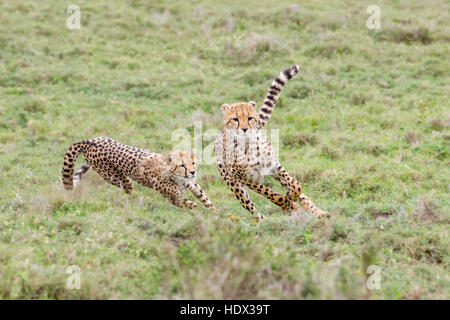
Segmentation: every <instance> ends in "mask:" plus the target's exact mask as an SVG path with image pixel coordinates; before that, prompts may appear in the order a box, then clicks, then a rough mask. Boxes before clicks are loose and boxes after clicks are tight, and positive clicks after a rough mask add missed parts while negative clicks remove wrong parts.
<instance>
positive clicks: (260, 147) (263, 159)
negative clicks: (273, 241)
mask: <svg viewBox="0 0 450 320" xmlns="http://www.w3.org/2000/svg"><path fill="white" fill-rule="evenodd" d="M298 71H299V67H298V66H297V65H295V66H292V67H291V68H289V69H286V70H284V71H282V72H281V73H280V74H279V76H278V77H276V78H275V80H273V82H272V84H271V86H270V88H269V90H268V92H267V95H266V97H265V99H264V101H263V104H262V107H261V109H260V110H259V112H258V111H257V110H256V108H257V105H256V102H254V101H250V102H248V103H246V102H239V103H234V104H231V105H229V104H223V105H222V107H221V110H222V113H223V130H222V131H220V132H219V133H218V134H217V136H216V139H215V143H214V151H215V154H216V162H217V165H218V169H219V172H220V175H221V177H222V179H223V180H224V181H225V183H226V184H227V185H228V187H229V188H230V189H231V191H232V192H233V193H234V194H235V196H236V198H237V199H238V200H239V201H240V203H241V205H242V206H243V207H244V208H245V209H247V210H248V211H250V212H251V213H252V214H253V215H254V216H255V218H256V219H257V220H258V221H261V220H262V219H263V218H264V216H263V215H261V214H259V213H258V212H257V210H256V208H255V205H254V204H253V202H252V200H251V199H250V196H249V194H248V193H247V188H250V189H251V190H253V191H255V192H257V193H259V194H261V195H263V196H265V197H266V198H268V199H269V200H270V201H271V202H273V203H274V204H276V205H278V206H280V207H281V208H282V209H283V211H284V212H290V211H292V210H298V209H299V208H300V206H299V205H298V204H297V203H296V201H297V200H299V202H300V204H301V206H302V207H303V208H304V209H305V210H306V211H307V212H308V213H311V214H313V215H315V216H316V217H319V218H320V217H322V216H324V215H328V213H327V212H326V211H323V210H321V209H319V208H318V207H316V206H315V205H314V203H313V202H312V201H311V200H310V199H309V198H308V197H307V196H306V195H305V194H304V193H303V192H302V188H301V185H300V183H299V182H298V181H296V180H295V179H294V178H293V177H292V176H290V175H289V173H288V172H287V171H286V170H285V169H284V168H283V166H282V165H281V164H280V162H279V161H278V158H277V157H276V156H275V154H274V151H273V149H272V146H271V144H270V142H269V140H268V138H267V136H266V135H265V134H264V133H263V132H262V128H263V127H264V125H265V124H266V123H267V121H268V120H269V119H270V118H271V116H272V112H273V109H274V107H275V104H276V102H277V100H278V98H279V96H280V92H281V90H282V89H283V87H284V86H285V84H286V83H287V82H288V81H289V80H290V79H291V78H292V77H294V76H295V75H297V73H298ZM266 176H272V177H273V178H274V179H275V180H277V181H278V182H279V183H280V184H281V185H282V186H284V187H286V188H287V189H288V192H287V194H286V195H282V194H279V193H276V192H274V191H272V190H270V189H269V188H268V187H266V186H265V185H264V184H263V183H264V178H265V177H266Z"/></svg>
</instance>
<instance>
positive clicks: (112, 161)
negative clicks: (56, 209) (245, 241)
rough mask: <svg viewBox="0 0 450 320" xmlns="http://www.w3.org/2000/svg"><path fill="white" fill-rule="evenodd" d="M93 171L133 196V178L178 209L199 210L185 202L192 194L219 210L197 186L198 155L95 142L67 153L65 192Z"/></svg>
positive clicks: (109, 141) (75, 146)
mask: <svg viewBox="0 0 450 320" xmlns="http://www.w3.org/2000/svg"><path fill="white" fill-rule="evenodd" d="M80 153H83V154H84V157H85V159H86V162H87V163H86V164H84V165H83V166H82V167H81V168H80V169H79V170H78V171H77V172H76V173H75V177H74V174H73V172H74V167H75V161H76V159H77V157H78V155H79V154H80ZM89 168H92V169H93V170H94V171H96V172H97V173H98V174H99V175H100V176H101V177H102V178H103V179H105V181H106V182H108V183H110V184H113V185H115V186H118V187H120V188H122V189H123V190H124V191H125V192H126V193H128V194H130V193H131V191H132V189H133V187H132V185H131V181H130V178H131V179H133V180H135V181H136V182H138V183H140V184H142V185H144V186H146V187H149V188H152V189H155V190H156V191H158V192H159V193H161V194H162V195H163V196H164V197H166V198H167V199H169V201H170V202H171V203H172V204H174V205H176V206H178V207H183V206H185V207H187V208H190V209H192V208H195V207H197V205H196V204H195V203H194V202H192V201H190V200H188V199H183V196H184V194H185V193H186V191H187V190H190V191H191V192H192V193H193V194H194V195H195V196H196V197H197V198H198V199H199V200H200V201H201V202H202V203H203V204H204V205H205V207H207V208H211V209H213V210H216V208H215V207H214V205H213V204H212V203H211V201H210V200H209V199H208V197H207V196H206V194H205V192H204V191H203V190H202V189H201V188H200V186H199V185H198V184H197V183H195V179H196V177H197V168H198V166H197V162H196V159H195V155H194V153H193V152H192V151H191V152H185V151H172V152H169V153H165V154H163V155H161V154H157V153H153V152H150V151H148V150H144V149H139V148H135V147H131V146H127V145H124V144H121V143H119V142H118V141H116V140H113V139H111V138H105V137H100V138H94V139H89V140H83V141H80V142H77V143H75V144H73V145H72V146H71V147H70V148H69V149H68V150H67V152H66V155H65V157H64V163H63V166H62V181H63V185H64V188H65V189H67V190H72V189H73V185H74V182H78V181H79V180H80V179H81V178H82V177H83V175H85V174H86V172H87V171H88V170H89Z"/></svg>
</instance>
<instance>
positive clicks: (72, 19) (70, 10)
mask: <svg viewBox="0 0 450 320" xmlns="http://www.w3.org/2000/svg"><path fill="white" fill-rule="evenodd" d="M67 14H68V15H69V17H68V18H67V20H66V26H67V29H70V30H80V29H81V10H80V7H79V6H77V5H74V4H71V5H70V6H68V7H67Z"/></svg>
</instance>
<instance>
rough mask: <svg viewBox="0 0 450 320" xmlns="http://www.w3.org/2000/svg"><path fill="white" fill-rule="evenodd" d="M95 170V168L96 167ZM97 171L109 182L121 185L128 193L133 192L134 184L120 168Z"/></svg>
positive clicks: (117, 185)
mask: <svg viewBox="0 0 450 320" xmlns="http://www.w3.org/2000/svg"><path fill="white" fill-rule="evenodd" d="M94 170H95V168H94ZM97 173H98V174H99V175H100V176H101V177H102V178H103V179H104V180H105V181H106V182H108V183H110V184H112V185H114V186H116V187H119V188H121V189H123V191H125V193H127V194H131V191H132V190H133V186H132V184H131V180H130V178H128V177H127V176H125V175H124V174H123V173H122V172H120V171H119V170H116V169H114V170H112V172H111V171H109V172H103V171H100V170H99V171H97Z"/></svg>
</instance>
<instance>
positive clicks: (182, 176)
mask: <svg viewBox="0 0 450 320" xmlns="http://www.w3.org/2000/svg"><path fill="white" fill-rule="evenodd" d="M163 160H164V161H165V162H166V164H167V165H168V169H169V175H170V177H171V178H172V179H174V180H176V181H193V180H195V179H196V178H197V169H198V164H197V159H196V158H195V154H194V151H182V150H175V151H171V152H169V153H166V154H165V155H164V156H163Z"/></svg>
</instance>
